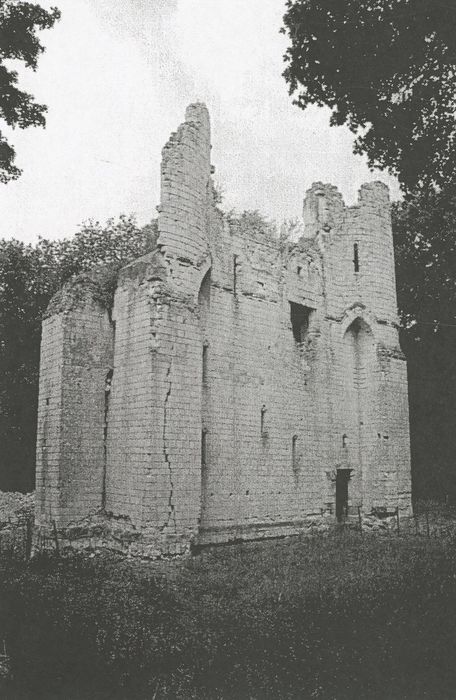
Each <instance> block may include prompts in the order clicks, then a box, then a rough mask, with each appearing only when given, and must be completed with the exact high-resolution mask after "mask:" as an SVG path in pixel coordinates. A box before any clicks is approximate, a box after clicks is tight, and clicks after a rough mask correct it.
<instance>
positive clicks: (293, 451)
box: [291, 435, 298, 472]
mask: <svg viewBox="0 0 456 700" xmlns="http://www.w3.org/2000/svg"><path fill="white" fill-rule="evenodd" d="M297 444H298V436H297V435H293V437H292V438H291V466H292V469H293V471H294V472H297V471H298V451H297Z"/></svg>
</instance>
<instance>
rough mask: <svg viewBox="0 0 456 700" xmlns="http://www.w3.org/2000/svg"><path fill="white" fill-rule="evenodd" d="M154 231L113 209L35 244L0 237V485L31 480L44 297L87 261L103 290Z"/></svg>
mask: <svg viewBox="0 0 456 700" xmlns="http://www.w3.org/2000/svg"><path fill="white" fill-rule="evenodd" d="M157 237H158V232H157V224H156V221H153V222H151V223H150V224H148V225H147V226H144V227H142V228H140V227H138V226H137V224H136V222H135V219H134V218H133V217H126V216H121V217H120V218H119V219H118V221H114V219H110V220H109V221H108V222H107V223H106V225H105V226H101V224H100V223H99V222H93V221H91V222H88V223H87V224H84V225H83V226H82V227H81V229H80V230H79V231H78V232H77V233H76V235H75V236H74V237H73V238H69V239H63V240H59V241H49V240H46V239H41V240H40V241H39V242H38V244H37V245H35V246H32V245H25V244H24V243H21V242H20V241H15V240H9V241H5V240H0V445H1V450H0V490H20V491H29V490H31V489H32V488H33V485H34V472H35V441H36V410H37V400H38V379H39V354H40V340H41V319H42V316H43V313H44V311H45V309H46V307H47V305H48V303H49V300H50V298H51V297H52V295H53V294H54V293H55V292H56V291H57V290H58V289H59V288H60V287H61V286H62V284H64V283H65V282H66V281H67V280H68V279H70V277H72V276H74V275H77V274H78V273H80V272H86V271H89V270H93V269H94V268H95V269H97V272H98V274H99V275H100V277H101V278H102V279H103V281H104V283H105V284H106V285H107V288H108V289H107V296H109V295H110V294H111V293H112V291H113V289H114V286H115V278H116V273H117V271H118V270H119V268H120V267H122V266H123V265H126V264H127V263H129V262H131V261H132V260H134V259H135V258H137V257H140V256H141V255H144V254H146V253H148V252H150V251H151V250H153V249H154V248H155V246H156V242H157Z"/></svg>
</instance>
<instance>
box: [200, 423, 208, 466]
mask: <svg viewBox="0 0 456 700" xmlns="http://www.w3.org/2000/svg"><path fill="white" fill-rule="evenodd" d="M206 466H207V430H206V428H204V429H203V430H202V431H201V467H202V469H205V467H206Z"/></svg>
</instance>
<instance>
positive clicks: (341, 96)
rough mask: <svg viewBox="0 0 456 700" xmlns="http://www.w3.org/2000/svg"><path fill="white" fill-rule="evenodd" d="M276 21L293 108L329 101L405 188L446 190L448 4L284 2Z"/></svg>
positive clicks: (437, 0)
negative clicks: (283, 39)
mask: <svg viewBox="0 0 456 700" xmlns="http://www.w3.org/2000/svg"><path fill="white" fill-rule="evenodd" d="M283 22H284V26H283V28H282V32H283V33H286V34H288V37H289V39H290V45H289V47H288V49H287V51H286V54H285V57H284V59H285V61H286V62H287V67H286V69H285V71H284V74H283V75H284V77H285V80H286V82H287V83H288V86H289V91H290V94H292V95H293V96H294V102H295V104H297V105H298V106H299V107H302V108H303V109H304V108H306V107H307V106H308V105H310V104H316V105H320V106H322V105H326V106H328V107H329V108H330V109H331V110H332V114H331V124H332V125H342V124H345V125H347V126H348V127H349V128H350V129H351V131H352V132H353V133H354V134H356V140H355V152H356V153H364V154H366V155H367V157H368V162H369V165H370V166H371V167H374V166H375V167H379V168H381V169H385V168H387V169H388V170H389V171H390V172H392V173H393V174H395V175H397V176H398V178H399V180H400V182H401V184H402V187H403V189H404V190H405V191H406V192H411V191H416V190H417V189H430V188H432V187H439V188H444V187H447V186H448V185H453V186H454V184H455V177H456V176H455V173H456V148H455V146H456V4H455V3H454V2H449V1H448V0H343V2H341V0H288V2H287V10H286V13H285V15H284V18H283Z"/></svg>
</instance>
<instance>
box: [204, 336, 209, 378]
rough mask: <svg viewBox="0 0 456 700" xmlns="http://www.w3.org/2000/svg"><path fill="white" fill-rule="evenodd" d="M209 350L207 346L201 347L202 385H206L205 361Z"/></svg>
mask: <svg viewBox="0 0 456 700" xmlns="http://www.w3.org/2000/svg"><path fill="white" fill-rule="evenodd" d="M208 354H209V349H208V346H207V345H203V384H206V383H207V359H208Z"/></svg>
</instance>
